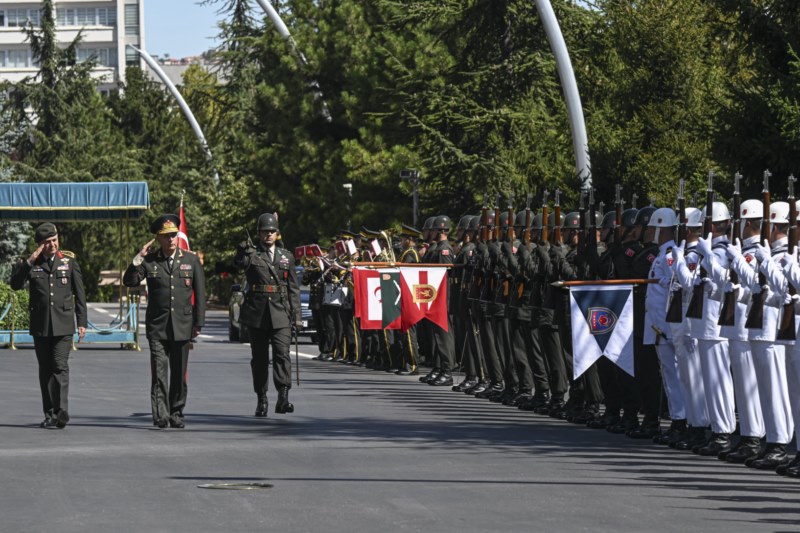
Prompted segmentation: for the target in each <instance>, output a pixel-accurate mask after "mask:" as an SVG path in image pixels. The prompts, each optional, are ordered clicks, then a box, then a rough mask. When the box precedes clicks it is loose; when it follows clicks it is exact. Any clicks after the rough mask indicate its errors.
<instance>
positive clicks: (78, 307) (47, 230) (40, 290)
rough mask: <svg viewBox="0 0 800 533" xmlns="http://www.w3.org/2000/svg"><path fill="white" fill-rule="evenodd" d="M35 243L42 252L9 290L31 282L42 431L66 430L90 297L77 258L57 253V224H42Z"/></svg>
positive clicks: (23, 265)
mask: <svg viewBox="0 0 800 533" xmlns="http://www.w3.org/2000/svg"><path fill="white" fill-rule="evenodd" d="M35 238H36V243H37V244H38V245H39V247H38V248H36V250H35V251H34V252H33V253H32V254H31V255H30V257H28V259H26V260H24V261H22V262H20V264H19V265H17V267H16V268H15V269H14V272H13V273H12V274H11V280H10V285H11V288H12V289H14V290H20V289H22V288H23V286H24V285H25V282H26V281H28V282H29V290H30V333H31V335H32V336H33V343H34V347H35V349H36V359H37V360H38V362H39V388H40V389H41V392H42V409H43V410H44V421H43V422H42V423H41V427H43V428H44V427H52V426H56V427H57V428H59V429H63V428H64V427H65V426H66V425H67V422H69V411H68V407H69V404H68V396H69V352H70V348H71V346H72V335H73V334H74V333H75V322H76V320H77V325H78V338H79V341H80V340H83V335H84V333H85V332H86V324H87V319H86V295H85V294H84V290H83V277H82V276H81V269H80V266H78V262H77V261H75V255H74V254H72V253H71V252H67V251H61V250H59V249H58V246H59V242H58V232H57V230H56V227H55V225H53V224H51V223H49V222H46V223H44V224H42V225H41V226H39V227H38V228H36V234H35Z"/></svg>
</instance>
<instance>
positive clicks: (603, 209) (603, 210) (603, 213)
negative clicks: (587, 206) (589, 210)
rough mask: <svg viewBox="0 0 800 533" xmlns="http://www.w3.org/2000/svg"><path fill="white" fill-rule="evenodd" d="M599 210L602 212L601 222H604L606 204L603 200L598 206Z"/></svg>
mask: <svg viewBox="0 0 800 533" xmlns="http://www.w3.org/2000/svg"><path fill="white" fill-rule="evenodd" d="M597 210H598V211H599V212H600V220H602V219H603V217H604V216H605V215H606V203H605V202H604V201H602V200H601V201H600V203H599V204H597ZM596 225H597V221H596V220H595V226H596Z"/></svg>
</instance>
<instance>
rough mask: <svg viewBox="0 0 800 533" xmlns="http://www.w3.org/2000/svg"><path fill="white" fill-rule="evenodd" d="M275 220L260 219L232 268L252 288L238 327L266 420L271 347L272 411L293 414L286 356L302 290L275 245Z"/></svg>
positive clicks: (290, 264) (258, 406)
mask: <svg viewBox="0 0 800 533" xmlns="http://www.w3.org/2000/svg"><path fill="white" fill-rule="evenodd" d="M277 236H278V219H277V217H276V216H275V215H274V214H272V213H264V214H263V215H261V216H260V217H258V243H257V244H256V245H255V246H254V245H253V243H251V242H249V241H246V242H242V243H241V244H239V246H238V247H237V249H236V257H235V258H234V260H233V264H234V265H236V267H237V268H239V269H240V270H243V271H244V272H245V275H246V276H247V281H248V283H249V284H250V290H249V291H248V293H247V295H246V296H245V300H244V303H243V304H242V310H241V323H242V324H243V325H244V326H246V327H247V328H248V329H249V331H250V350H251V355H252V357H251V360H250V368H251V370H252V375H253V390H254V391H255V393H256V396H257V398H258V402H257V404H256V416H260V417H263V416H267V409H268V401H267V390H268V374H269V359H270V357H269V356H270V354H269V351H270V350H269V349H270V345H271V346H272V371H273V373H272V381H273V383H274V384H275V388H276V389H278V401H277V402H276V404H275V412H276V413H279V414H283V413H293V412H294V405H292V404H291V403H290V402H289V389H291V387H292V361H291V358H290V356H289V349H290V343H291V340H292V327H300V325H301V323H302V321H301V315H300V287H299V285H298V283H297V273H296V272H295V269H294V257H292V254H290V253H288V252H286V250H284V249H282V248H278V247H276V246H275V241H276V240H277Z"/></svg>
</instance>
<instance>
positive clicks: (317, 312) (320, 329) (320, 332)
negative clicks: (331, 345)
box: [311, 309, 325, 353]
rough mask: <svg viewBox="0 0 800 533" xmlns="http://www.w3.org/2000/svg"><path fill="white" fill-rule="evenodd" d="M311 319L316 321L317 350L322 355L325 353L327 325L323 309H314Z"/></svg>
mask: <svg viewBox="0 0 800 533" xmlns="http://www.w3.org/2000/svg"><path fill="white" fill-rule="evenodd" d="M311 318H312V320H314V328H315V329H316V330H317V348H319V351H320V353H325V323H324V322H323V318H322V309H312V310H311Z"/></svg>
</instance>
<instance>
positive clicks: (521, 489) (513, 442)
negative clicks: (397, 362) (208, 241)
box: [0, 311, 800, 533]
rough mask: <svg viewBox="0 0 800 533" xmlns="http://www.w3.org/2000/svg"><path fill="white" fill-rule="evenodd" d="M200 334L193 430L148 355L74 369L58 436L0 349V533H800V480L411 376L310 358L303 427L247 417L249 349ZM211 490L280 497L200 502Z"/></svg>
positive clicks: (89, 360)
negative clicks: (157, 394) (166, 402)
mask: <svg viewBox="0 0 800 533" xmlns="http://www.w3.org/2000/svg"><path fill="white" fill-rule="evenodd" d="M94 313H95V315H94V317H93V318H95V317H97V316H98V315H97V311H95V312H94ZM207 322H208V325H207V327H206V328H205V330H204V332H203V333H204V335H205V336H204V337H203V338H201V340H200V342H198V343H197V344H196V345H195V349H194V350H193V351H192V353H191V356H190V365H189V399H188V405H187V409H186V424H187V427H186V429H184V430H172V429H168V430H157V429H155V428H154V427H153V426H152V421H151V418H150V413H149V409H150V407H149V359H148V352H147V348H146V346H145V347H144V349H143V351H141V352H131V351H123V350H117V349H108V348H98V347H81V348H80V350H79V351H77V352H73V354H72V358H71V363H72V365H71V381H72V384H71V394H70V414H71V417H72V422H71V423H70V425H69V426H68V427H67V428H66V429H65V430H61V431H59V430H55V429H40V428H39V427H38V423H39V422H40V421H41V418H42V417H41V414H40V408H41V407H40V406H41V404H40V398H39V392H38V386H37V378H36V374H37V370H36V368H37V366H36V358H35V355H34V353H33V350H32V348H29V347H26V348H21V349H19V350H17V351H11V350H0V400H1V401H2V404H0V405H2V406H3V408H2V411H1V412H0V465H2V466H0V468H2V470H1V471H2V475H3V483H2V485H1V486H0V531H4V532H5V531H9V532H18V531H36V532H39V531H59V532H73V531H74V532H87V531H92V532H93V531H115V532H126V531H136V532H139V531H147V532H160V531H169V532H172V531H192V532H206V531H208V532H215V531H255V530H257V529H263V530H267V531H289V532H295V531H325V532H339V531H342V532H345V531H347V532H361V531H363V532H376V531H426V532H427V531H437V532H438V531H462V532H463V531H481V532H489V531H498V532H499V531H504V532H516V531H520V532H521V531H559V532H560V531H593V532H595V531H597V532H601V531H609V532H618V531H665V532H666V531H677V532H681V533H684V532H686V531H724V532H726V533H729V532H731V531H747V532H755V531H798V530H799V529H800V480H787V479H783V478H780V477H778V476H777V475H775V474H774V473H768V472H756V471H751V470H749V469H747V468H745V467H742V466H735V465H728V464H723V463H721V462H720V461H717V460H716V459H709V458H702V457H697V456H694V455H691V454H686V453H682V452H677V451H674V450H670V449H666V448H662V447H657V446H655V445H653V444H643V443H640V442H634V441H631V440H629V439H626V438H625V437H622V436H618V435H611V434H608V433H606V432H604V431H598V430H589V429H585V428H580V427H577V426H573V425H571V424H568V423H565V422H560V421H555V420H552V419H549V418H546V417H542V416H538V415H534V414H531V413H524V412H521V411H518V410H516V409H512V408H509V407H503V406H500V405H497V404H492V403H490V402H487V401H485V400H476V399H474V398H471V397H467V396H465V395H463V394H457V393H453V392H450V391H449V390H442V389H435V388H433V387H429V386H427V385H423V384H421V383H419V382H418V381H417V379H416V378H415V377H397V376H394V375H391V374H387V373H383V372H374V371H370V370H366V369H361V368H355V367H349V366H344V365H340V364H336V363H324V362H317V361H312V360H310V359H309V358H308V357H306V358H303V360H302V361H301V366H302V368H301V378H302V384H301V386H300V387H295V388H294V389H292V393H291V399H292V401H293V403H294V404H295V408H296V412H295V413H294V414H292V415H275V414H273V413H272V412H270V415H269V418H267V419H256V418H254V417H253V416H252V413H253V410H254V408H255V396H254V394H253V393H252V387H251V383H250V368H249V347H248V346H246V345H241V344H232V343H228V342H227V322H226V314H225V313H223V312H218V311H214V312H210V313H209V318H208V321H207ZM313 348H314V347H313V346H311V345H309V344H301V347H300V349H301V351H302V352H304V353H306V354H307V355H308V356H310V355H315V351H314V349H313ZM270 401H271V405H270V408H271V409H272V408H273V406H274V401H275V395H274V392H272V393H271V398H270ZM214 483H266V484H270V485H272V487H271V488H265V489H260V490H250V491H239V490H209V489H204V488H200V487H199V485H202V484H214Z"/></svg>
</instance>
